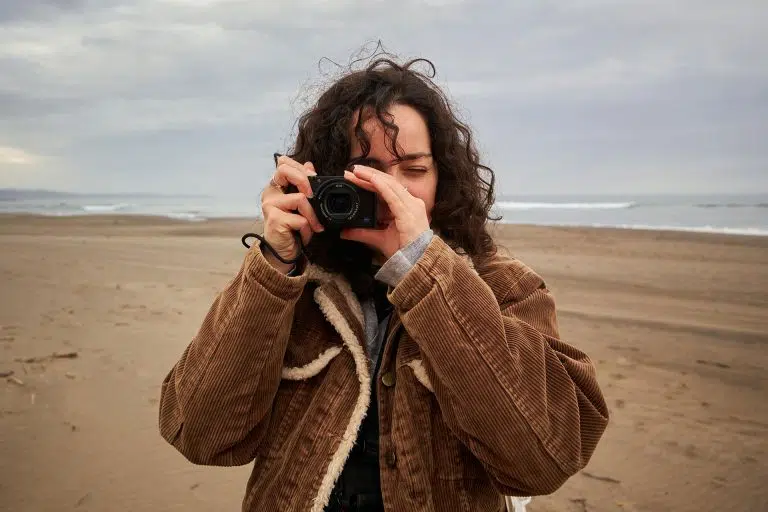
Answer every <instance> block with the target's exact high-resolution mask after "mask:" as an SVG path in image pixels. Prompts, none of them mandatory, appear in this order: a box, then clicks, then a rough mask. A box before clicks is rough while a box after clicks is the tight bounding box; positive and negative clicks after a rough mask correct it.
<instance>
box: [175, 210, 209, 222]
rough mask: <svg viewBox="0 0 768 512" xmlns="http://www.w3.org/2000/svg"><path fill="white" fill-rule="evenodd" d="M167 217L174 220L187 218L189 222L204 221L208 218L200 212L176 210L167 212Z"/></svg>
mask: <svg viewBox="0 0 768 512" xmlns="http://www.w3.org/2000/svg"><path fill="white" fill-rule="evenodd" d="M165 217H167V218H169V219H173V220H186V221H189V222H203V221H205V220H208V218H207V217H204V216H203V215H200V212H174V213H167V214H165Z"/></svg>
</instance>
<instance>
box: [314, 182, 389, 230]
mask: <svg viewBox="0 0 768 512" xmlns="http://www.w3.org/2000/svg"><path fill="white" fill-rule="evenodd" d="M309 184H310V185H311V186H312V194H313V196H314V197H312V198H310V199H309V203H310V204H311V205H312V208H313V209H314V210H315V213H316V214H317V218H318V220H319V221H320V223H321V224H322V225H323V226H325V227H326V228H337V229H340V228H374V227H376V202H377V200H378V198H377V196H376V194H375V193H373V192H371V191H369V190H365V189H363V188H360V187H358V186H357V185H355V184H354V183H352V182H350V181H349V180H347V179H346V178H344V177H343V176H309Z"/></svg>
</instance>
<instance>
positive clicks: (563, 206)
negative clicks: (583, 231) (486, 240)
mask: <svg viewBox="0 0 768 512" xmlns="http://www.w3.org/2000/svg"><path fill="white" fill-rule="evenodd" d="M633 206H635V203H634V202H632V201H629V202H624V203H531V202H519V201H497V202H496V207H497V208H501V209H504V210H623V209H626V208H632V207H633Z"/></svg>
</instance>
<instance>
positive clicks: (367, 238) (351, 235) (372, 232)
mask: <svg viewBox="0 0 768 512" xmlns="http://www.w3.org/2000/svg"><path fill="white" fill-rule="evenodd" d="M339 237H340V238H342V239H344V240H352V241H354V242H361V243H363V244H366V245H369V246H372V247H376V248H379V247H383V246H384V243H385V242H386V240H387V234H386V230H383V229H366V228H349V229H343V230H342V231H341V233H340V234H339Z"/></svg>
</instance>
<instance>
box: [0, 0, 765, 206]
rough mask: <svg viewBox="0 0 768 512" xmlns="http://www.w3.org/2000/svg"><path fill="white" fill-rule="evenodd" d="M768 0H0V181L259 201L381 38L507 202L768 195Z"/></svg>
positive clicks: (16, 184)
mask: <svg viewBox="0 0 768 512" xmlns="http://www.w3.org/2000/svg"><path fill="white" fill-rule="evenodd" d="M766 6H768V2H766V1H765V0H752V1H748V0H731V1H727V2H726V1H723V0H718V1H715V0H681V1H669V0H642V1H634V0H615V1H608V0H559V1H553V0H549V1H548V0H519V1H514V2H502V1H501V0H497V1H477V2H473V1H469V0H467V1H461V0H389V1H371V2H366V1H354V0H329V1H320V0H310V1H303V2H300V1H296V0H291V1H285V0H281V1H267V0H264V1H260V0H243V1H235V0H229V1H227V0H218V1H217V0H151V1H150V0H135V1H130V0H92V1H87V0H48V1H41V0H2V2H0V187H25V188H29V187H36V188H37V187H42V188H52V189H61V190H76V191H88V192H129V191H130V192H171V193H173V192H179V193H211V194H216V195H243V194H247V193H249V189H253V194H254V196H257V195H258V191H259V189H260V188H261V187H262V186H263V185H264V183H265V182H266V180H267V178H268V176H269V175H270V173H271V171H272V157H271V155H272V153H273V152H274V151H276V150H281V149H284V148H286V147H287V145H288V141H289V140H290V138H291V136H292V135H293V127H294V121H295V118H296V116H297V115H298V114H299V113H300V112H301V110H302V109H303V107H305V106H306V104H307V100H306V99H305V98H307V97H309V98H311V97H312V96H311V93H312V92H313V91H314V90H316V88H317V86H322V85H323V84H324V83H327V81H328V80H329V79H330V78H331V77H332V75H331V74H330V73H333V72H334V67H333V66H332V65H321V66H319V65H318V64H319V63H320V61H321V59H322V58H323V57H327V58H330V59H333V60H335V61H337V62H341V63H347V62H348V61H349V59H350V57H351V56H352V55H353V54H354V53H355V52H356V51H358V50H359V49H360V48H361V47H362V45H363V44H364V43H366V42H367V41H372V40H377V39H381V40H382V42H383V43H384V45H385V46H386V48H387V49H388V50H390V51H392V52H394V53H396V54H398V55H401V56H402V57H415V56H420V57H426V58H429V59H431V60H433V62H434V63H435V65H436V67H437V72H438V75H437V81H438V83H440V84H441V85H443V86H445V87H446V89H447V91H448V92H449V94H450V96H451V97H452V98H453V99H454V101H455V102H456V103H457V104H458V106H459V108H460V111H461V112H462V113H463V115H464V117H465V119H467V120H468V121H469V122H470V124H471V125H472V126H473V127H474V130H475V133H476V136H477V139H478V141H479V146H480V148H481V150H482V153H483V155H484V156H483V158H484V160H485V161H486V162H489V163H490V165H491V166H492V167H493V168H494V169H495V170H496V172H497V176H498V183H499V189H500V192H501V193H506V194H510V193H520V194H530V193H569V192H576V193H656V192H703V193H719V192H734V193H740V192H768V143H766V141H768V36H766V34H768V7H766Z"/></svg>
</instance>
